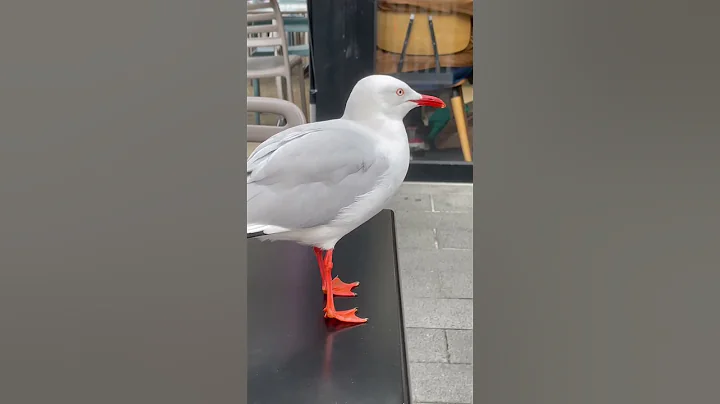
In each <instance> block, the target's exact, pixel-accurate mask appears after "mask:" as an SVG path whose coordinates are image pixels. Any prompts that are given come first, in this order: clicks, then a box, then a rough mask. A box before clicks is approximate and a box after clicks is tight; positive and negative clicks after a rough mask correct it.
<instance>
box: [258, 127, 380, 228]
mask: <svg viewBox="0 0 720 404" xmlns="http://www.w3.org/2000/svg"><path fill="white" fill-rule="evenodd" d="M293 129H295V128H293ZM280 135H283V136H279V137H278V138H277V139H272V138H271V139H269V140H273V141H271V142H268V144H267V145H264V144H263V145H261V146H260V147H258V149H256V150H255V152H254V153H253V155H251V156H250V158H249V159H248V165H247V171H248V174H247V191H248V193H247V222H248V224H251V223H252V224H263V225H272V226H280V227H284V228H288V229H303V228H310V227H315V226H318V225H323V224H327V223H330V222H331V221H332V220H334V219H335V218H336V217H337V216H338V214H339V213H340V212H341V211H342V210H343V209H344V208H346V207H348V206H350V205H351V204H352V203H353V202H355V201H356V200H357V198H358V197H359V196H361V195H363V194H366V193H368V192H370V191H371V190H373V189H374V187H375V185H376V184H377V182H378V180H379V178H380V177H381V176H382V175H383V174H384V173H385V172H386V171H387V169H388V161H387V160H386V159H385V157H384V156H383V155H379V154H378V153H376V148H375V144H374V142H373V140H372V138H371V137H370V136H368V135H367V134H365V133H363V132H362V131H360V130H358V129H357V128H353V127H340V126H339V125H327V126H325V127H317V126H315V127H313V128H307V129H300V130H295V131H290V132H288V133H285V132H282V133H281V134H280Z"/></svg>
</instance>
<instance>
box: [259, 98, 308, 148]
mask: <svg viewBox="0 0 720 404" xmlns="http://www.w3.org/2000/svg"><path fill="white" fill-rule="evenodd" d="M247 111H248V112H249V113H252V112H259V113H268V114H276V115H280V116H282V117H283V118H285V121H286V122H287V123H286V124H285V126H268V125H251V124H248V125H247V140H248V142H264V141H265V140H267V139H268V138H269V137H270V136H272V135H274V134H276V133H280V132H282V131H284V130H285V129H287V128H292V127H294V126H298V125H302V124H305V123H307V119H306V118H305V114H303V112H302V110H300V108H298V106H297V105H295V104H293V103H292V102H290V101H285V100H281V99H278V98H268V97H247Z"/></svg>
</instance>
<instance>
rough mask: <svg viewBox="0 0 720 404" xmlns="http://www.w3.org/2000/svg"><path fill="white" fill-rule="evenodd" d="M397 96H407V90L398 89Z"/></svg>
mask: <svg viewBox="0 0 720 404" xmlns="http://www.w3.org/2000/svg"><path fill="white" fill-rule="evenodd" d="M395 94H397V96H398V97H402V96H403V95H405V90H403V89H402V88H398V89H397V90H395Z"/></svg>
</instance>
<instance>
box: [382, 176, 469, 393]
mask: <svg viewBox="0 0 720 404" xmlns="http://www.w3.org/2000/svg"><path fill="white" fill-rule="evenodd" d="M472 192H473V187H472V185H460V184H458V185H455V184H447V185H445V184H442V185H441V184H421V183H406V184H404V185H403V187H402V189H401V190H400V192H399V193H398V195H397V196H396V197H395V199H394V200H393V203H392V205H391V206H390V208H391V209H393V210H394V211H395V215H396V216H395V217H396V222H397V233H398V235H397V237H398V255H399V257H398V259H399V263H400V281H401V283H402V298H403V306H404V311H405V330H406V338H407V351H408V360H409V362H410V363H409V368H410V369H409V372H410V388H411V391H412V403H413V404H429V403H433V404H435V403H442V404H467V403H472V380H473V379H472V377H473V376H472V369H473V367H472V366H473V365H472V362H473V360H472V333H473V331H472V328H473V322H472V319H473V307H472V303H473V301H472V299H473V289H472V285H473V274H472V230H473V224H472Z"/></svg>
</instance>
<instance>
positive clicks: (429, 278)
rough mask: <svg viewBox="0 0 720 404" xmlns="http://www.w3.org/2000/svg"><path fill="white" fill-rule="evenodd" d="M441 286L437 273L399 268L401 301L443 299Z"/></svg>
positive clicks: (429, 270)
mask: <svg viewBox="0 0 720 404" xmlns="http://www.w3.org/2000/svg"><path fill="white" fill-rule="evenodd" d="M442 285H443V283H442V281H441V280H440V274H439V273H438V271H435V270H431V269H425V270H412V269H404V268H403V267H402V266H401V267H400V288H401V293H402V298H403V299H404V298H406V297H435V298H440V297H445V293H444V292H443V290H442Z"/></svg>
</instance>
